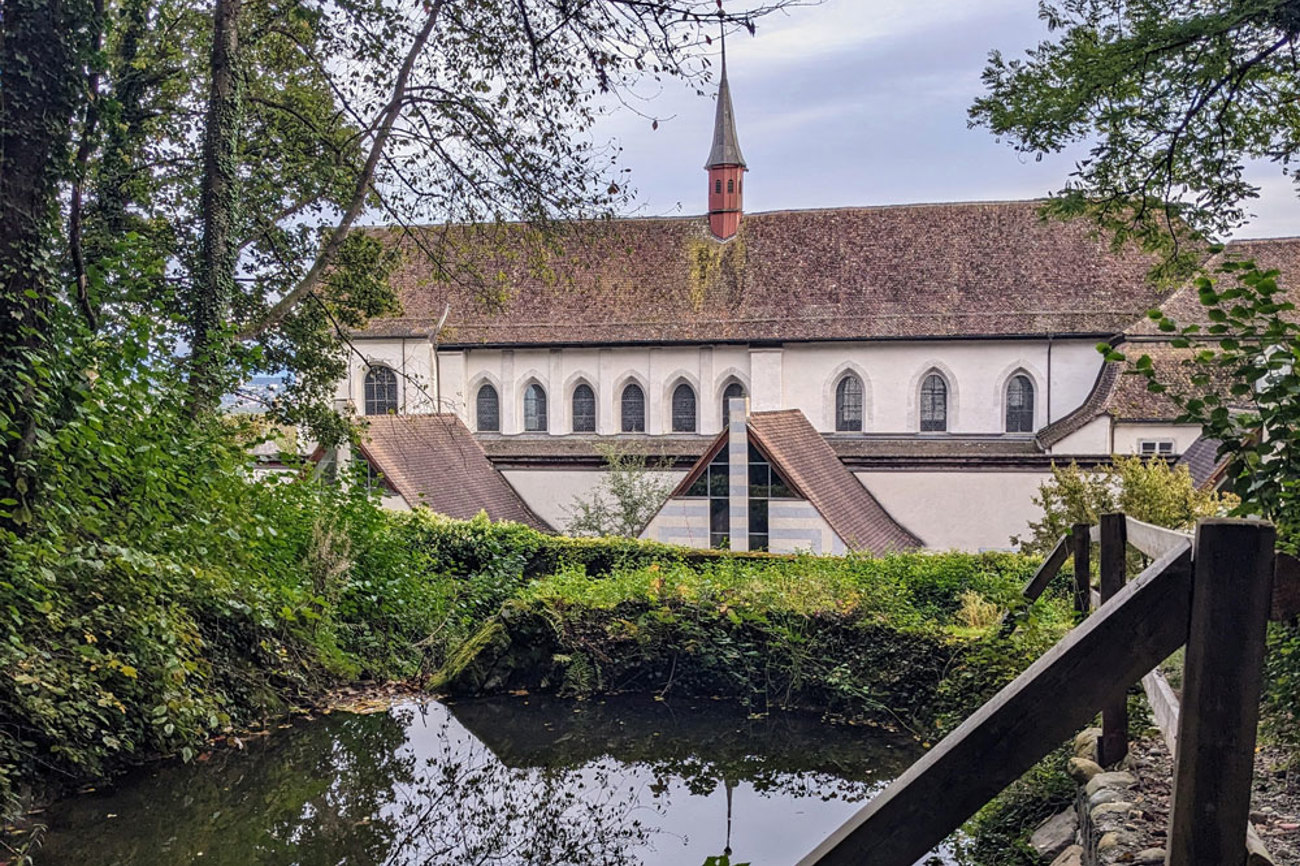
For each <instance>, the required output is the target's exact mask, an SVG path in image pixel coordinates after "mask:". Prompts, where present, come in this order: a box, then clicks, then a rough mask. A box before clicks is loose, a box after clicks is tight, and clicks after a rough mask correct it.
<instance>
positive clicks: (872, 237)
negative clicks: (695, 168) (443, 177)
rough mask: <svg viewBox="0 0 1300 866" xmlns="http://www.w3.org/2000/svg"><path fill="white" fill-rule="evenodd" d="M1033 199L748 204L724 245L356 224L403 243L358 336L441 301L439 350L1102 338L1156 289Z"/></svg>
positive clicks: (642, 236)
mask: <svg viewBox="0 0 1300 866" xmlns="http://www.w3.org/2000/svg"><path fill="white" fill-rule="evenodd" d="M1040 206H1041V202H1036V201H1017V202H996V203H983V202H971V203H956V204H929V205H903V206H893V207H871V208H843V209H834V210H806V211H778V212H771V213H755V214H748V215H746V216H745V218H744V219H743V220H742V221H741V227H740V232H739V234H738V235H737V236H736V238H734V239H733V240H732V241H731V242H729V243H726V244H722V243H719V242H718V241H717V240H715V239H714V238H713V237H712V236H711V234H710V232H709V229H708V222H707V220H706V219H705V218H703V217H689V218H678V219H621V220H609V221H595V222H577V223H571V224H568V225H567V227H566V231H565V233H564V234H563V236H562V237H561V238H560V240H559V241H558V243H559V244H561V245H562V246H563V248H564V251H563V252H560V251H558V250H550V251H549V252H547V251H544V250H543V247H541V246H540V245H539V242H538V241H537V240H536V238H535V236H534V235H531V234H530V233H529V230H528V229H526V228H524V227H522V226H519V225H513V224H512V225H505V226H500V227H492V226H451V227H429V228H423V229H418V230H417V232H418V234H417V235H416V236H415V237H414V238H413V237H408V236H405V235H402V234H400V233H399V232H397V231H396V230H391V229H367V230H366V231H369V232H371V233H373V234H375V235H377V236H380V237H385V238H388V239H390V241H391V243H393V244H395V245H398V246H399V247H400V248H401V250H402V252H403V254H404V255H403V262H402V264H401V265H400V266H399V268H398V269H397V270H396V271H395V273H394V274H393V277H392V282H393V285H394V287H395V288H396V290H397V291H398V294H399V296H400V299H401V303H402V308H403V313H402V314H401V316H398V317H391V318H383V319H376V320H374V321H372V322H371V323H370V324H369V325H368V326H367V327H366V328H365V329H364V330H363V331H361V332H359V333H358V334H357V336H360V337H397V336H419V337H426V338H427V337H428V336H429V334H430V331H431V330H432V329H433V328H434V327H436V323H437V321H438V319H439V317H441V315H442V313H443V310H444V308H445V307H448V306H449V307H450V315H449V317H448V320H447V326H446V327H445V328H444V330H443V331H442V332H441V334H440V336H439V340H440V343H441V344H442V345H471V346H472V345H546V344H552V345H554V344H564V345H573V344H602V343H604V344H608V343H665V342H720V341H737V342H749V341H765V340H790V341H797V340H836V339H875V338H880V339H888V338H923V337H960V336H975V337H988V336H999V335H1001V336H1009V335H1041V334H1046V333H1053V334H1058V335H1059V334H1114V333H1119V332H1121V331H1123V330H1124V329H1125V328H1126V327H1129V326H1130V325H1131V324H1132V323H1133V322H1134V321H1135V320H1136V319H1137V318H1139V317H1140V316H1142V315H1143V314H1144V313H1145V311H1146V310H1148V309H1149V308H1151V307H1152V306H1155V305H1157V304H1158V303H1160V301H1161V300H1162V299H1163V298H1164V297H1165V296H1166V294H1167V292H1166V291H1165V290H1162V289H1160V288H1158V287H1156V286H1154V285H1152V284H1151V283H1150V282H1149V281H1148V280H1147V279H1146V273H1147V271H1148V270H1149V268H1150V266H1151V264H1152V260H1151V259H1149V258H1146V257H1144V256H1142V255H1139V254H1137V253H1134V252H1127V253H1122V254H1117V253H1115V252H1113V251H1111V249H1110V248H1109V245H1108V244H1107V243H1106V242H1105V241H1104V240H1101V239H1099V238H1097V237H1095V236H1094V235H1093V233H1092V232H1091V230H1090V228H1089V226H1087V225H1086V224H1084V223H1082V222H1073V223H1060V222H1045V221H1044V220H1043V219H1042V218H1041V217H1040V216H1039V208H1040ZM431 261H436V262H437V264H438V268H437V271H436V274H435V268H434V266H433V265H431V264H430V262H431ZM485 285H486V286H487V288H485Z"/></svg>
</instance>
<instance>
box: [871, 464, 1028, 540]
mask: <svg viewBox="0 0 1300 866" xmlns="http://www.w3.org/2000/svg"><path fill="white" fill-rule="evenodd" d="M854 474H856V475H857V476H858V479H859V480H860V481H862V483H863V484H865V485H866V487H867V489H868V490H870V491H871V492H872V494H873V495H874V496H875V497H876V499H877V500H879V502H880V504H881V505H883V506H884V507H885V510H886V511H888V512H889V513H890V515H892V516H893V518H894V519H895V520H897V521H898V522H899V523H901V524H902V525H903V526H905V527H907V528H908V529H909V530H911V531H912V532H913V533H914V534H915V535H918V536H920V538H921V540H922V541H923V542H925V546H926V547H927V548H929V549H931V550H965V551H972V552H973V551H979V550H1009V549H1010V548H1011V540H1010V539H1011V536H1012V535H1021V536H1023V535H1026V534H1027V533H1028V531H1029V521H1030V520H1037V519H1039V517H1041V516H1042V510H1041V509H1040V508H1039V507H1038V506H1037V505H1034V503H1033V497H1034V495H1035V494H1037V493H1038V487H1039V485H1040V484H1042V483H1043V482H1044V481H1045V480H1046V479H1047V478H1048V477H1049V476H1048V474H1047V473H1045V472H857V473H854Z"/></svg>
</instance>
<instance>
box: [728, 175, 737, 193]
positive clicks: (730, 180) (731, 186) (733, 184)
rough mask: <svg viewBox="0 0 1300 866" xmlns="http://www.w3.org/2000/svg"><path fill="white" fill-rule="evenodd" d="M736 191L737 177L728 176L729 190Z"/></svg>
mask: <svg viewBox="0 0 1300 866" xmlns="http://www.w3.org/2000/svg"><path fill="white" fill-rule="evenodd" d="M735 191H736V179H735V178H734V177H729V178H727V192H735Z"/></svg>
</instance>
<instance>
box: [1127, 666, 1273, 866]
mask: <svg viewBox="0 0 1300 866" xmlns="http://www.w3.org/2000/svg"><path fill="white" fill-rule="evenodd" d="M1142 688H1143V690H1144V691H1145V692H1146V693H1147V703H1148V704H1150V705H1151V715H1152V717H1153V718H1154V719H1155V723H1156V728H1158V729H1159V731H1160V736H1161V737H1162V738H1163V739H1164V741H1165V745H1166V746H1167V747H1168V748H1169V754H1171V755H1176V754H1178V696H1177V695H1175V694H1174V690H1173V688H1171V687H1170V685H1169V680H1167V679H1165V675H1164V674H1162V673H1161V672H1160V669H1159V668H1156V669H1155V670H1153V671H1152V672H1151V673H1149V674H1147V675H1146V676H1144V677H1143V678H1142ZM1246 866H1277V861H1275V860H1274V859H1273V855H1272V854H1270V853H1268V847H1267V846H1266V845H1265V844H1264V840H1263V839H1261V838H1259V833H1258V832H1257V831H1256V830H1255V825H1254V824H1249V823H1248V824H1246Z"/></svg>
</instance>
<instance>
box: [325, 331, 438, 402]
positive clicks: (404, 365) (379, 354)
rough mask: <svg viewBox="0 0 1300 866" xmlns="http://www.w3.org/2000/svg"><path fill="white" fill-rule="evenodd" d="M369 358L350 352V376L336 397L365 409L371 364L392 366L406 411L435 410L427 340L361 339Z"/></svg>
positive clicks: (358, 343)
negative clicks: (368, 373)
mask: <svg viewBox="0 0 1300 866" xmlns="http://www.w3.org/2000/svg"><path fill="white" fill-rule="evenodd" d="M356 347H357V349H358V351H360V352H361V354H362V355H364V356H365V359H364V360H362V359H361V358H358V357H357V356H356V355H355V354H350V355H349V358H348V378H347V379H345V380H344V381H342V382H339V384H338V388H337V389H336V391H335V398H336V400H337V401H338V402H339V403H340V404H341V405H350V406H352V407H353V409H354V410H355V411H356V412H357V414H361V413H363V412H365V408H366V405H365V396H366V391H365V381H366V372H367V371H368V370H369V369H370V366H372V365H373V366H384V367H391V368H392V369H393V371H394V372H396V373H397V401H398V405H399V406H400V407H401V411H402V412H404V413H411V414H418V413H425V412H432V411H434V405H435V403H434V400H435V388H434V382H433V376H432V369H433V352H432V349H431V347H430V345H429V342H428V341H427V340H414V339H407V340H357V341H356Z"/></svg>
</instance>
